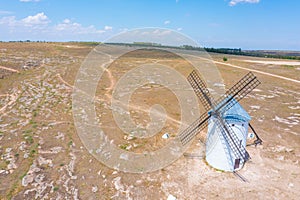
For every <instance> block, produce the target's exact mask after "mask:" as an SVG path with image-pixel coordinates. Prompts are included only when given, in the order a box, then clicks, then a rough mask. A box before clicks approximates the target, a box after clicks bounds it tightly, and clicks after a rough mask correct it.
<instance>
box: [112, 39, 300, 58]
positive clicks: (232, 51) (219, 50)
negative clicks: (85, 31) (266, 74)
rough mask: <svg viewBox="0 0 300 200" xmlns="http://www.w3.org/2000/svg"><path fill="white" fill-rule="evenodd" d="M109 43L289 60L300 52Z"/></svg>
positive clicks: (123, 44) (147, 43)
mask: <svg viewBox="0 0 300 200" xmlns="http://www.w3.org/2000/svg"><path fill="white" fill-rule="evenodd" d="M106 44H111V45H122V46H139V47H161V48H172V49H185V50H192V51H207V52H212V53H222V54H231V55H242V56H253V57H265V58H279V59H291V60H300V54H299V56H297V55H288V54H284V53H281V52H279V51H277V52H276V53H275V52H274V53H270V52H268V53H265V52H263V51H255V50H252V51H243V50H242V49H241V48H211V47H194V46H191V45H182V46H179V47H178V46H166V45H161V44H158V43H150V42H134V43H106Z"/></svg>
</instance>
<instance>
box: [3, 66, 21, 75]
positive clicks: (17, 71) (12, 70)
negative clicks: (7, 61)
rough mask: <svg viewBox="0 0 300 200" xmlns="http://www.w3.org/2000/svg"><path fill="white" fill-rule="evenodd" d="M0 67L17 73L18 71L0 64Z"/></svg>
mask: <svg viewBox="0 0 300 200" xmlns="http://www.w3.org/2000/svg"><path fill="white" fill-rule="evenodd" d="M0 69H4V70H7V71H11V72H15V73H19V72H20V71H18V70H16V69H11V68H8V67H4V66H1V65H0Z"/></svg>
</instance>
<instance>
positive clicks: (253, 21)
mask: <svg viewBox="0 0 300 200" xmlns="http://www.w3.org/2000/svg"><path fill="white" fill-rule="evenodd" d="M299 10H300V1H298V0H194V1H192V0H147V1H146V0H0V40H2V41H9V40H27V39H29V40H46V41H71V40H78V41H82V40H85V41H103V40H105V39H107V38H109V37H111V36H112V35H114V34H117V33H119V32H121V31H124V30H128V29H129V30H130V29H134V28H142V27H161V28H169V29H173V30H177V31H179V32H181V33H183V34H186V35H188V36H190V37H191V38H193V39H194V40H195V41H197V42H198V43H199V44H200V45H202V46H206V47H236V48H242V49H279V50H300V25H299V24H300V23H299V21H300V12H299Z"/></svg>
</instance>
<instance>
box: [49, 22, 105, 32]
mask: <svg viewBox="0 0 300 200" xmlns="http://www.w3.org/2000/svg"><path fill="white" fill-rule="evenodd" d="M54 30H55V32H58V33H68V34H72V35H74V34H80V35H82V34H98V33H104V32H105V30H98V29H97V28H96V27H94V26H93V25H90V26H83V25H82V24H80V23H77V22H72V21H71V20H70V19H64V20H63V22H62V23H59V24H57V25H56V26H55V27H54Z"/></svg>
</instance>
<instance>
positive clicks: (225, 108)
mask: <svg viewBox="0 0 300 200" xmlns="http://www.w3.org/2000/svg"><path fill="white" fill-rule="evenodd" d="M187 80H188V81H189V83H190V84H191V86H192V88H193V90H194V92H195V93H196V95H197V97H198V98H199V100H200V102H201V103H202V104H203V106H204V108H205V110H206V112H205V113H204V114H202V115H201V116H200V117H199V118H198V119H197V120H196V121H194V122H193V123H192V124H191V125H190V126H188V128H187V129H185V130H184V131H183V132H181V133H180V134H179V135H178V137H179V139H180V141H181V143H182V144H183V145H186V144H188V143H189V142H190V141H192V139H193V138H194V137H195V136H196V135H197V134H198V133H199V132H200V131H201V130H203V129H204V128H206V127H207V126H208V133H207V140H206V161H207V162H208V163H209V164H210V165H211V166H212V167H214V168H217V169H219V170H223V171H231V172H235V171H237V170H239V169H240V168H241V167H242V166H243V165H244V163H245V162H246V161H248V160H249V159H250V156H249V154H248V152H247V150H246V139H247V134H248V125H249V127H250V128H251V129H252V131H253V133H254V134H255V136H256V140H255V141H254V143H253V144H255V145H257V144H261V143H262V140H261V139H260V138H259V137H258V135H257V134H256V132H255V130H254V128H253V127H252V126H251V124H250V123H249V120H250V119H251V118H250V116H249V115H248V113H247V112H246V111H245V110H244V109H243V108H242V107H241V105H240V104H239V103H238V101H240V100H241V99H243V98H244V97H245V96H246V95H247V94H248V93H250V92H251V91H252V90H253V89H254V88H256V87H257V86H258V85H259V84H260V82H259V80H258V79H257V77H256V76H255V75H254V74H253V73H252V72H249V73H248V74H247V75H245V76H244V77H243V78H242V79H241V80H240V81H238V82H237V83H236V84H235V85H234V86H233V87H232V88H230V89H229V90H228V91H227V92H226V93H225V94H224V95H223V96H222V97H221V98H219V99H218V100H216V101H215V100H214V99H213V98H212V96H211V95H210V93H209V90H208V88H207V86H206V84H205V82H204V81H203V80H202V79H201V78H200V76H199V75H198V74H197V72H196V71H195V70H194V71H192V72H191V73H190V74H189V76H188V77H187Z"/></svg>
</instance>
